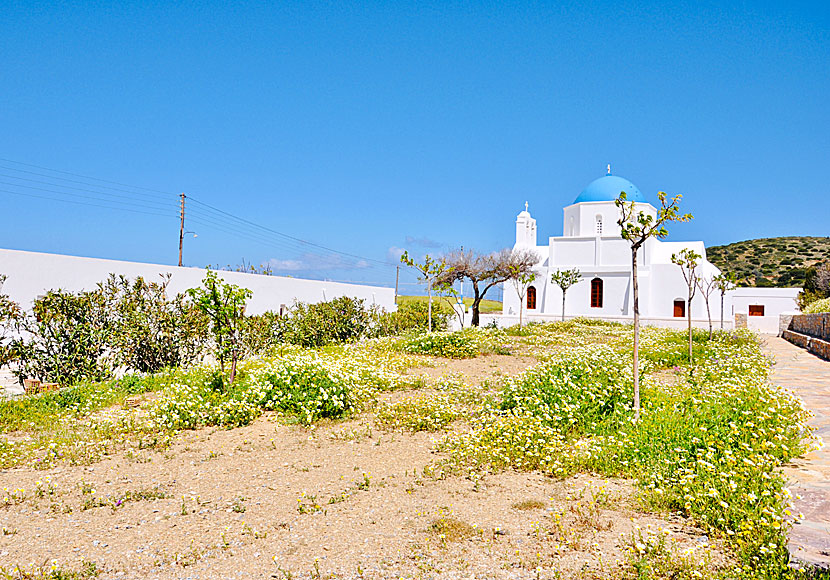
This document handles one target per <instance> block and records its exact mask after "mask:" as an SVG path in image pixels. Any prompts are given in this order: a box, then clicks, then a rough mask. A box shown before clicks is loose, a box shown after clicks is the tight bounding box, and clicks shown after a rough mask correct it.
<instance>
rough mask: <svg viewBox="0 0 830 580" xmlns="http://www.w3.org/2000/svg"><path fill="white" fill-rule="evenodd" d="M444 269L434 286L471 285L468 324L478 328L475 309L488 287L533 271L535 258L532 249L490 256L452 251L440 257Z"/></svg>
mask: <svg viewBox="0 0 830 580" xmlns="http://www.w3.org/2000/svg"><path fill="white" fill-rule="evenodd" d="M444 261H445V262H446V269H445V270H444V271H443V272H441V273H440V274H438V276H437V277H436V280H435V281H436V283H438V284H442V285H449V284H452V283H453V282H455V281H456V280H464V279H467V280H469V281H470V282H471V283H472V286H473V304H472V308H473V318H472V321H471V324H472V325H473V326H478V325H479V319H480V316H479V309H480V306H481V301H482V300H483V299H484V295H485V294H486V293H487V291H488V290H490V288H492V287H493V286H496V285H497V284H501V283H503V282H506V281H508V280H512V279H513V278H515V277H516V276H518V275H520V274H526V273H529V272H532V271H533V267H534V266H535V265H536V264H537V262H538V261H539V255H538V254H537V253H536V252H534V251H533V250H523V249H522V250H519V249H514V250H511V249H504V250H502V251H500V252H495V253H492V254H479V253H477V252H473V251H472V250H455V251H453V252H450V253H449V254H448V255H447V256H445V257H444Z"/></svg>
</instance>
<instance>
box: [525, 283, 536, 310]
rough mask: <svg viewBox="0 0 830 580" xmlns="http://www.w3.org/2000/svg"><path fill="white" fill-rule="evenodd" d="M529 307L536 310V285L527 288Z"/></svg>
mask: <svg viewBox="0 0 830 580" xmlns="http://www.w3.org/2000/svg"><path fill="white" fill-rule="evenodd" d="M527 309H528V310H536V288H535V287H534V286H531V287H530V288H528V289H527Z"/></svg>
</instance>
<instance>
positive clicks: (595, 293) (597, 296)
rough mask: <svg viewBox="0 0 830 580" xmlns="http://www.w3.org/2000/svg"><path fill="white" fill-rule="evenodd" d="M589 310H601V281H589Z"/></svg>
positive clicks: (595, 279) (598, 279)
mask: <svg viewBox="0 0 830 580" xmlns="http://www.w3.org/2000/svg"><path fill="white" fill-rule="evenodd" d="M591 308H602V279H600V278H594V279H593V280H591Z"/></svg>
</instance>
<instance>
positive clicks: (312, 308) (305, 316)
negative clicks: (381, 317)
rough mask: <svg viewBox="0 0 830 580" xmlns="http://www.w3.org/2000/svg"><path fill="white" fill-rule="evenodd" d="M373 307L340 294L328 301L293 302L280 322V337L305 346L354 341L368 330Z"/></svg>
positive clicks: (366, 333)
mask: <svg viewBox="0 0 830 580" xmlns="http://www.w3.org/2000/svg"><path fill="white" fill-rule="evenodd" d="M373 318H374V316H373V310H372V309H369V308H367V307H366V306H365V300H363V299H362V298H350V297H348V296H341V297H340V298H335V299H334V300H329V301H328V302H318V303H317V304H305V303H303V302H295V303H294V305H293V306H292V307H291V311H290V313H289V315H288V319H287V320H286V321H285V322H284V323H283V324H284V326H283V327H282V330H281V335H282V339H283V340H284V341H285V342H289V343H291V344H297V345H300V346H304V347H306V348H314V347H320V346H325V345H327V344H332V343H338V342H354V341H356V340H359V339H361V338H364V337H366V336H368V335H369V334H370V333H371V331H372V325H373Z"/></svg>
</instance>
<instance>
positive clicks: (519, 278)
mask: <svg viewBox="0 0 830 580" xmlns="http://www.w3.org/2000/svg"><path fill="white" fill-rule="evenodd" d="M510 267H511V269H514V270H515V272H514V275H513V278H511V279H510V281H511V282H512V283H513V287H514V288H515V289H516V294H518V295H519V328H521V327H522V311H523V310H524V305H525V296H527V289H528V288H529V287H530V284H531V283H532V282H533V281H534V280H535V279H536V272H521V271H519V266H517V265H515V264H513V265H511V266H510Z"/></svg>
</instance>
